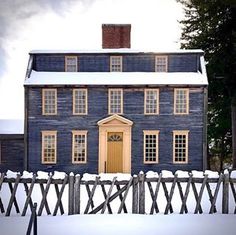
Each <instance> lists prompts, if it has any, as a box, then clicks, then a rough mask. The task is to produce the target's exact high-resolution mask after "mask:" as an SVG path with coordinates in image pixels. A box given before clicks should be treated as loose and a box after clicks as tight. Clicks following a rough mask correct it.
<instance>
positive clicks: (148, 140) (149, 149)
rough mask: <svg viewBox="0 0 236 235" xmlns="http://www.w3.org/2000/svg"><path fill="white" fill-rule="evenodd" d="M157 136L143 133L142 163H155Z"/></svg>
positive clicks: (156, 157)
mask: <svg viewBox="0 0 236 235" xmlns="http://www.w3.org/2000/svg"><path fill="white" fill-rule="evenodd" d="M157 143H158V134H145V133H144V146H145V147H144V162H146V163H152V162H153V163H156V162H157V160H158V156H157V154H158V146H157Z"/></svg>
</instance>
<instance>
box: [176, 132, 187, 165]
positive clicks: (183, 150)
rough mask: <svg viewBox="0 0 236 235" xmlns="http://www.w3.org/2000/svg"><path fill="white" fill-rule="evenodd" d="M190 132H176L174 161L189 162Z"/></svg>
mask: <svg viewBox="0 0 236 235" xmlns="http://www.w3.org/2000/svg"><path fill="white" fill-rule="evenodd" d="M187 138H188V134H187V133H186V134H184V133H183V134H174V162H177V163H178V162H180V163H181V162H183V163H185V162H187V148H188V146H187Z"/></svg>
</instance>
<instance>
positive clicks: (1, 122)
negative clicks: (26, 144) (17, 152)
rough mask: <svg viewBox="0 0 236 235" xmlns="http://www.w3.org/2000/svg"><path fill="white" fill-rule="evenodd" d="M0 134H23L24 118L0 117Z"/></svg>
mask: <svg viewBox="0 0 236 235" xmlns="http://www.w3.org/2000/svg"><path fill="white" fill-rule="evenodd" d="M0 134H24V120H19V119H0Z"/></svg>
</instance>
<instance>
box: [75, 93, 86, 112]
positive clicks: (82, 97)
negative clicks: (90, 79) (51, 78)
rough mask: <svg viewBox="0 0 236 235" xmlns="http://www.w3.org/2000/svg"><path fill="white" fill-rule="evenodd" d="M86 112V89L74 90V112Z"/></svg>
mask: <svg viewBox="0 0 236 235" xmlns="http://www.w3.org/2000/svg"><path fill="white" fill-rule="evenodd" d="M86 113H87V91H86V90H84V89H81V90H74V114H86Z"/></svg>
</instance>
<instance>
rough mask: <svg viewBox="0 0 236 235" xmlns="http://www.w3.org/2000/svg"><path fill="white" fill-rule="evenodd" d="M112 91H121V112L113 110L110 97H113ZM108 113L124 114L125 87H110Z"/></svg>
mask: <svg viewBox="0 0 236 235" xmlns="http://www.w3.org/2000/svg"><path fill="white" fill-rule="evenodd" d="M111 91H121V101H120V102H121V104H120V105H121V108H120V110H121V111H120V113H113V112H111V99H110V97H111ZM108 114H123V89H121V88H119V89H118V88H115V89H113V88H111V89H108Z"/></svg>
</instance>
